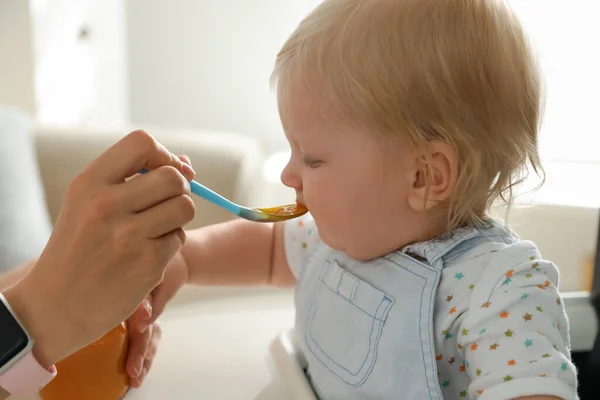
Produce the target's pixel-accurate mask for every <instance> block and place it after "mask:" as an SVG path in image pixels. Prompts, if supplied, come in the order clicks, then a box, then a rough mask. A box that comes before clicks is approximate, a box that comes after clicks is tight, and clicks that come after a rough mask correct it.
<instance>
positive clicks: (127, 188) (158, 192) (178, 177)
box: [118, 166, 190, 213]
mask: <svg viewBox="0 0 600 400" xmlns="http://www.w3.org/2000/svg"><path fill="white" fill-rule="evenodd" d="M118 190H119V192H118V196H119V202H121V204H124V205H126V206H127V209H128V210H131V212H134V213H137V212H140V211H144V210H146V209H148V208H150V207H152V206H155V205H157V204H159V203H162V202H163V201H165V200H168V199H170V198H172V197H175V196H179V195H183V194H187V195H190V184H189V183H188V181H187V180H186V177H185V176H183V175H182V174H181V173H180V172H179V171H178V170H177V169H175V168H173V167H171V166H164V167H160V168H157V169H154V170H152V171H149V172H147V173H145V174H142V175H140V176H137V177H136V178H135V179H131V180H129V181H128V182H125V183H123V184H121V185H120V186H119V187H118Z"/></svg>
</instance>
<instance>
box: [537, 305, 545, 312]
mask: <svg viewBox="0 0 600 400" xmlns="http://www.w3.org/2000/svg"><path fill="white" fill-rule="evenodd" d="M535 309H536V310H538V311H539V312H544V310H542V306H537V307H536V308H535Z"/></svg>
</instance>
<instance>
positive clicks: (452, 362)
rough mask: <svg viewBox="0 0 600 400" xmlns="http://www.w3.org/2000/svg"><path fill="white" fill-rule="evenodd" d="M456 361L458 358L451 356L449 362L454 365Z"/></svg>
mask: <svg viewBox="0 0 600 400" xmlns="http://www.w3.org/2000/svg"><path fill="white" fill-rule="evenodd" d="M455 361H456V359H455V358H454V357H450V359H449V360H448V364H450V365H452V364H454V362H455Z"/></svg>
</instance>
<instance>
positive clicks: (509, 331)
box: [504, 329, 514, 337]
mask: <svg viewBox="0 0 600 400" xmlns="http://www.w3.org/2000/svg"><path fill="white" fill-rule="evenodd" d="M513 333H514V332H513V331H511V330H510V329H509V330H507V331H506V332H504V336H506V337H512V335H513Z"/></svg>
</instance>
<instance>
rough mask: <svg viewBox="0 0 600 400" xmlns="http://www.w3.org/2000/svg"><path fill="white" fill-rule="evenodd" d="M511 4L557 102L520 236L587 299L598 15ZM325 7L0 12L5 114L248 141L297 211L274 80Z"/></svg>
mask: <svg viewBox="0 0 600 400" xmlns="http://www.w3.org/2000/svg"><path fill="white" fill-rule="evenodd" d="M509 2H510V3H511V4H512V5H513V6H514V7H515V9H516V10H517V12H518V13H519V15H520V16H521V18H522V21H523V23H524V24H525V27H526V29H527V30H528V31H529V32H530V34H531V36H532V40H533V42H534V44H535V46H536V49H537V52H538V54H539V57H540V60H541V63H542V66H543V69H544V72H545V74H546V80H547V91H548V99H547V107H546V118H545V123H544V126H543V130H542V134H541V150H542V155H543V158H544V162H545V165H546V168H547V172H548V182H547V185H546V186H545V187H544V189H542V190H541V191H539V192H538V193H537V194H536V195H535V196H533V197H532V196H531V195H528V196H523V197H522V198H521V199H520V202H521V203H525V204H532V205H533V206H531V207H528V208H526V209H524V210H518V212H515V213H513V214H511V222H513V223H514V224H515V226H516V227H517V230H518V231H519V233H520V234H521V235H522V236H523V237H525V238H531V239H533V240H535V241H536V242H537V243H538V245H539V246H540V248H541V250H542V252H543V253H544V254H545V255H546V256H547V257H548V258H552V259H553V260H554V261H556V263H557V264H558V265H560V266H561V270H562V274H563V278H562V285H563V288H564V289H565V290H579V289H583V288H585V273H586V272H585V265H586V264H585V263H586V261H587V260H588V259H589V258H590V257H592V256H593V254H594V252H595V240H596V230H597V221H598V214H597V209H598V206H599V205H600V185H599V184H598V183H597V182H598V181H599V179H598V178H599V176H600V175H599V173H600V151H598V149H599V148H600V128H599V127H598V123H597V121H596V120H597V115H598V113H599V112H600V100H599V99H598V96H599V93H600V75H599V74H598V71H600V56H599V54H600V52H599V51H598V50H597V49H598V48H599V42H600V24H599V23H598V20H597V16H598V14H599V13H598V11H600V3H598V2H597V1H595V0H545V1H542V0H509ZM318 3H319V1H316V0H252V1H249V0H169V1H167V0H127V1H124V0H30V1H29V2H28V1H25V0H0V10H2V12H0V54H2V57H1V60H0V103H9V104H16V105H19V106H21V107H23V108H25V109H27V110H29V111H31V112H33V113H35V114H36V115H37V117H38V119H39V120H40V122H41V123H43V124H48V125H92V126H117V127H145V128H148V127H153V126H162V127H167V128H186V129H187V128H189V129H214V130H221V131H233V132H240V133H244V134H247V135H250V136H253V137H256V138H258V139H259V140H260V141H261V143H262V145H263V147H264V149H265V152H266V153H267V154H273V157H272V158H270V159H268V160H265V162H266V163H265V180H264V182H262V183H261V185H262V186H259V189H258V190H259V191H260V194H261V195H262V197H261V198H262V201H264V202H265V204H264V205H267V203H268V204H274V203H277V202H279V201H288V200H291V199H292V200H293V193H291V192H290V191H289V190H285V189H282V188H281V186H280V185H279V184H278V183H277V179H278V175H279V173H280V170H281V168H282V166H283V164H284V163H285V158H286V154H285V151H286V150H287V146H286V143H285V140H284V137H283V134H282V130H281V126H280V123H279V117H278V115H277V107H276V103H275V96H274V94H273V92H272V91H271V88H270V87H269V75H270V73H271V68H272V66H273V62H274V57H275V54H276V52H277V50H278V49H279V47H280V46H281V45H282V44H283V42H284V40H285V39H286V37H287V36H288V35H289V34H290V33H291V32H292V30H293V29H294V28H295V26H296V24H297V23H298V22H299V21H300V20H301V19H302V17H304V16H305V15H306V14H307V13H308V12H309V11H310V10H311V9H312V8H313V7H314V6H315V5H316V4H318ZM5 32H10V34H8V35H7V34H5ZM28 49H29V50H30V51H28ZM7 54H9V55H10V56H9V57H7V56H6V55H7ZM31 76H33V77H34V78H30V77H31ZM282 151H283V152H284V153H280V152H282ZM535 183H536V182H531V183H530V184H531V185H533V184H535Z"/></svg>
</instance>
